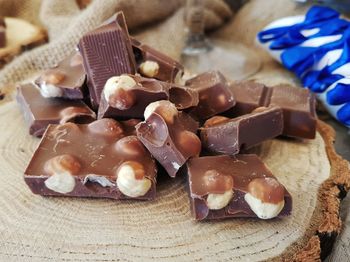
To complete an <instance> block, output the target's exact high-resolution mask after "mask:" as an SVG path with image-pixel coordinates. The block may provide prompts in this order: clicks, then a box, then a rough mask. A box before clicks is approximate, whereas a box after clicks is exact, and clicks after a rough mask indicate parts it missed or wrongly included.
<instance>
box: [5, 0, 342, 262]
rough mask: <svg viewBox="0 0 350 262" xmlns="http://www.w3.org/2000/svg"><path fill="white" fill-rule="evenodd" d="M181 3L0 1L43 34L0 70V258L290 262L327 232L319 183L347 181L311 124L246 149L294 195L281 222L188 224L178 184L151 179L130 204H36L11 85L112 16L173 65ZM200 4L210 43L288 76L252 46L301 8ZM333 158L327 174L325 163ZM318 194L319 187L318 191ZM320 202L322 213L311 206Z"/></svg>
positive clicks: (263, 77)
mask: <svg viewBox="0 0 350 262" xmlns="http://www.w3.org/2000/svg"><path fill="white" fill-rule="evenodd" d="M182 4H183V1H181V0H171V1H170V0H169V1H167V0H95V1H93V2H92V3H91V4H90V5H89V6H88V7H87V8H86V9H84V10H80V9H79V8H78V5H77V4H76V3H75V1H73V0H45V1H40V0H28V1H24V0H22V1H21V0H12V1H8V0H0V7H1V8H0V15H4V16H17V17H21V18H24V19H27V20H29V21H31V22H33V23H35V24H37V25H40V26H43V27H45V28H47V30H48V35H49V39H50V41H49V43H47V44H45V45H42V46H40V47H37V48H35V49H33V50H31V51H27V52H25V53H23V54H22V55H20V56H18V57H17V58H16V59H15V60H14V61H12V62H11V63H10V64H8V65H7V66H5V67H4V68H3V69H2V70H1V71H0V89H1V91H2V92H5V93H6V94H7V95H6V98H5V99H4V100H3V101H1V104H0V117H1V119H0V130H1V138H0V151H1V156H0V261H19V260H22V261H29V260H30V261H58V260H63V261H135V260H136V261H148V260H158V261H193V260H207V261H215V260H234V261H236V260H246V261H256V260H262V259H270V258H277V259H282V258H288V259H290V258H291V257H293V256H294V255H295V253H296V251H300V250H302V249H304V251H303V252H304V253H301V255H299V257H303V256H310V257H312V258H313V259H314V258H319V256H320V252H319V251H320V241H319V239H318V237H317V236H315V232H316V229H317V228H320V227H321V226H324V228H325V229H324V230H326V231H328V230H331V231H332V232H333V231H334V232H338V230H339V228H340V221H339V219H337V207H339V201H337V198H336V193H337V192H338V191H336V188H335V189H334V191H330V190H329V189H330V188H333V186H334V183H329V182H327V184H322V183H324V182H325V181H326V180H327V179H328V178H329V177H330V176H332V177H333V178H332V179H334V177H337V179H338V180H339V181H338V183H339V184H341V183H342V184H344V183H345V182H344V178H343V180H341V179H339V178H338V176H337V175H338V174H339V173H342V174H343V173H344V174H346V175H348V170H347V166H346V167H345V168H344V165H346V164H344V163H342V162H339V161H341V159H339V158H337V156H336V154H335V153H334V152H333V151H332V146H331V141H332V139H333V133H332V131H331V130H330V129H329V128H328V127H326V126H324V125H323V124H320V129H319V131H320V133H318V134H317V137H316V139H315V140H312V141H304V142H301V141H292V140H273V141H268V142H266V143H264V144H263V146H262V147H260V148H258V150H257V152H258V153H259V154H260V156H261V157H262V159H263V160H264V161H265V162H266V163H267V164H268V165H269V166H270V168H271V169H272V171H273V172H274V174H275V175H276V176H277V177H278V179H279V180H280V181H281V182H282V183H284V184H285V185H286V186H287V188H288V190H289V191H290V192H291V194H292V196H293V198H294V211H293V215H292V216H291V217H290V218H286V219H283V220H273V221H255V220H250V219H245V220H244V219H238V220H233V221H232V220H231V221H223V222H217V223H213V222H210V223H195V222H194V221H192V219H191V215H190V210H189V202H188V197H187V194H186V192H185V189H184V184H185V181H184V178H181V177H179V178H177V179H175V180H170V179H168V178H160V181H159V186H158V196H157V199H156V200H155V201H153V202H141V203H140V202H136V203H135V202H132V201H124V202H118V201H110V200H104V199H99V200H93V199H67V198H43V197H40V196H35V195H33V194H32V193H31V192H30V191H29V189H28V188H27V187H26V185H25V183H24V181H23V170H24V168H25V166H26V164H27V163H28V161H29V159H30V157H31V154H32V153H33V151H34V150H35V147H36V146H37V144H38V140H37V139H35V138H32V137H30V136H29V135H28V132H27V129H26V128H25V125H24V121H23V118H22V116H21V114H20V112H19V110H18V107H17V105H16V103H15V102H14V101H13V98H12V97H13V96H12V95H11V94H13V92H12V91H13V90H14V86H15V83H18V82H21V81H24V80H26V79H28V78H31V77H33V75H35V74H37V73H38V72H39V71H40V70H41V69H44V68H47V67H49V66H51V65H53V64H55V63H56V62H57V61H59V60H60V59H62V58H64V57H65V56H66V55H67V54H69V53H70V52H71V51H72V50H73V49H74V48H75V46H76V44H77V42H78V40H79V38H80V37H81V36H82V35H83V34H84V33H85V32H87V31H89V30H91V29H93V28H95V27H96V26H98V25H99V24H100V23H101V22H102V21H104V20H105V19H106V18H108V17H110V16H111V15H112V14H114V13H115V12H116V11H118V10H123V11H124V14H125V16H126V19H127V23H128V26H129V29H130V31H131V34H132V35H134V36H136V37H137V38H138V39H139V40H141V41H144V42H145V43H148V44H150V45H152V46H154V47H155V48H157V49H159V50H161V51H163V52H165V53H167V54H168V55H170V56H172V57H174V58H176V59H178V58H179V57H180V51H181V49H182V47H183V43H184V37H185V33H184V22H183V15H184V13H183V8H182V7H181V6H182ZM206 5H207V9H206V28H207V29H208V30H211V31H212V33H211V34H212V37H217V38H224V39H225V40H228V41H239V42H241V43H243V44H246V45H248V46H250V47H251V50H252V52H256V54H257V55H259V56H260V57H261V59H262V61H263V66H262V70H261V71H260V72H259V73H258V74H256V75H254V76H253V77H252V78H255V79H257V80H259V81H262V82H265V83H267V84H273V83H281V82H287V83H293V82H294V81H295V79H294V78H293V76H292V75H291V74H290V73H288V72H287V71H285V70H284V69H283V68H282V67H281V66H279V65H278V64H277V63H275V62H274V61H272V60H271V59H270V57H269V56H268V55H267V54H265V53H263V52H262V51H260V50H259V49H257V48H256V47H255V44H254V41H255V40H254V39H255V35H256V33H257V32H258V31H259V30H260V29H261V28H262V27H263V26H264V25H266V24H267V23H268V22H270V21H271V20H273V19H276V18H278V17H282V16H286V15H291V14H296V13H304V12H305V7H298V8H297V7H296V5H295V3H294V2H292V1H289V0H279V1H275V0H255V1H250V2H249V3H248V4H246V5H245V6H244V7H243V8H242V9H240V10H239V11H238V12H237V13H235V12H233V11H231V10H230V9H229V8H228V6H227V5H226V4H225V3H224V2H223V1H221V0H213V1H209V0H208V1H206ZM228 19H230V20H229V21H228V22H227V23H225V22H226V21H227V20H228ZM326 146H327V150H326ZM330 152H331V153H332V154H333V155H331V154H330ZM327 153H328V156H327ZM330 156H331V157H330ZM334 159H336V160H337V161H338V162H337V163H338V164H337V166H338V167H339V168H338V169H339V170H338V169H337V170H338V171H334V170H333V168H331V167H332V165H333V162H332V161H335V160H334ZM339 163H341V164H339ZM327 181H328V180H327ZM325 187H326V188H327V190H328V191H322V192H323V193H320V191H319V189H320V188H325ZM324 192H327V194H324ZM329 192H331V193H329ZM328 197H329V198H330V199H331V200H329V199H328ZM321 200H322V201H321ZM326 200H327V201H328V200H329V202H330V203H332V207H333V208H332V209H331V210H328V209H327V208H326V207H325V206H324V205H323V204H322V203H321V202H327V201H326ZM326 211H327V212H328V213H327V214H326V213H325V212H326ZM328 216H329V217H330V218H329V219H328ZM334 218H335V220H334ZM322 219H323V220H322ZM332 219H333V220H334V221H333V220H332ZM330 221H331V222H330ZM322 223H323V224H322ZM310 239H311V240H310Z"/></svg>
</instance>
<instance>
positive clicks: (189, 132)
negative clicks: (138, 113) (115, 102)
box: [136, 101, 201, 177]
mask: <svg viewBox="0 0 350 262" xmlns="http://www.w3.org/2000/svg"><path fill="white" fill-rule="evenodd" d="M197 128H198V123H197V122H195V121H194V120H193V119H192V118H191V117H190V116H188V115H187V114H186V113H184V112H178V111H177V109H176V107H175V105H174V104H172V103H170V102H169V101H158V102H155V103H152V104H150V105H149V106H148V107H147V108H146V110H145V121H144V122H141V123H139V124H138V125H137V126H136V132H137V137H138V138H139V139H140V140H141V142H142V143H143V144H144V145H145V147H146V148H147V149H148V151H149V152H151V154H152V155H153V156H154V158H155V159H157V160H158V162H159V163H160V164H161V165H162V166H163V167H164V169H165V170H166V171H167V173H168V174H169V176H171V177H175V176H176V174H177V172H178V171H179V169H180V168H181V166H183V165H184V164H185V162H186V161H187V159H189V158H190V157H193V156H196V155H199V153H200V150H201V142H200V140H199V138H198V137H197V136H196V134H195V132H196V131H197Z"/></svg>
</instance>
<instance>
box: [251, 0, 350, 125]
mask: <svg viewBox="0 0 350 262" xmlns="http://www.w3.org/2000/svg"><path fill="white" fill-rule="evenodd" d="M339 16H340V15H339V13H338V12H336V11H335V10H333V9H331V8H327V7H320V6H314V7H312V8H310V10H309V11H308V12H307V14H306V16H305V19H304V21H303V22H301V23H297V24H295V25H291V26H284V27H279V28H271V29H267V30H264V31H262V32H260V33H259V34H258V35H257V37H258V40H259V41H260V42H261V43H264V44H265V43H268V47H269V49H270V50H272V51H276V50H281V51H282V52H281V55H280V59H281V62H282V64H283V65H284V66H285V67H286V68H287V69H289V70H291V71H292V72H294V73H295V74H296V75H297V76H298V77H299V78H300V79H301V81H302V83H303V85H304V86H305V87H307V88H309V89H310V90H312V91H313V92H316V93H324V94H325V98H326V99H325V100H326V101H325V102H326V103H327V105H326V107H327V106H328V107H329V109H330V110H331V112H333V113H334V111H335V112H336V113H335V117H336V118H337V119H338V120H339V121H340V122H342V123H343V124H345V125H347V126H350V84H345V83H341V81H339V80H341V79H343V78H344V77H349V78H350V72H349V73H348V74H347V73H346V75H345V76H344V75H339V74H334V73H333V72H334V71H335V70H336V69H338V68H339V67H341V66H343V65H345V64H347V63H350V22H348V21H346V20H343V19H341V18H340V17H339ZM315 28H318V29H319V31H318V32H316V33H315V34H313V35H310V36H307V37H305V36H304V35H303V34H302V33H301V32H302V31H303V30H310V29H315ZM332 35H342V37H341V38H340V39H338V40H336V41H333V42H331V43H328V44H324V45H322V46H320V47H304V46H302V43H303V42H305V41H306V40H309V39H312V38H315V37H321V36H332ZM336 49H341V50H342V54H341V56H340V57H339V58H338V59H337V60H336V61H335V62H334V63H332V64H331V65H327V66H325V67H324V68H323V69H322V70H318V71H316V70H312V68H313V67H314V66H315V65H316V64H317V63H318V62H319V61H320V60H321V59H322V58H323V57H324V56H325V54H327V52H329V51H332V50H336ZM338 81H339V83H336V82H338ZM331 85H335V86H334V87H333V88H331V89H330V90H328V88H329V87H330V86H331ZM339 106H340V107H339ZM338 107H339V108H338Z"/></svg>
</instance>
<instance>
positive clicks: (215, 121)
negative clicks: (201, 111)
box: [204, 116, 230, 127]
mask: <svg viewBox="0 0 350 262" xmlns="http://www.w3.org/2000/svg"><path fill="white" fill-rule="evenodd" d="M229 120H230V118H228V117H225V116H213V117H212V118H209V119H208V120H207V121H205V123H204V127H211V126H216V125H219V124H222V123H225V122H227V121H229Z"/></svg>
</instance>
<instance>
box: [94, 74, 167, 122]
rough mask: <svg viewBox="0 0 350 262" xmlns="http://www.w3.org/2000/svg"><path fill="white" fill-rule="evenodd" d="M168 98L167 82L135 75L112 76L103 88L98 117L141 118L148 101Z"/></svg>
mask: <svg viewBox="0 0 350 262" xmlns="http://www.w3.org/2000/svg"><path fill="white" fill-rule="evenodd" d="M168 98H169V84H168V83H165V82H161V81H158V80H156V79H152V78H144V77H141V76H137V75H126V74H123V75H121V76H119V77H112V78H110V79H109V80H108V81H107V82H106V85H105V88H104V89H103V92H102V96H101V103H100V106H99V109H98V118H99V119H100V118H103V117H113V118H143V113H144V111H145V108H146V107H147V106H148V105H149V104H150V103H152V102H155V101H159V100H164V99H168Z"/></svg>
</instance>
